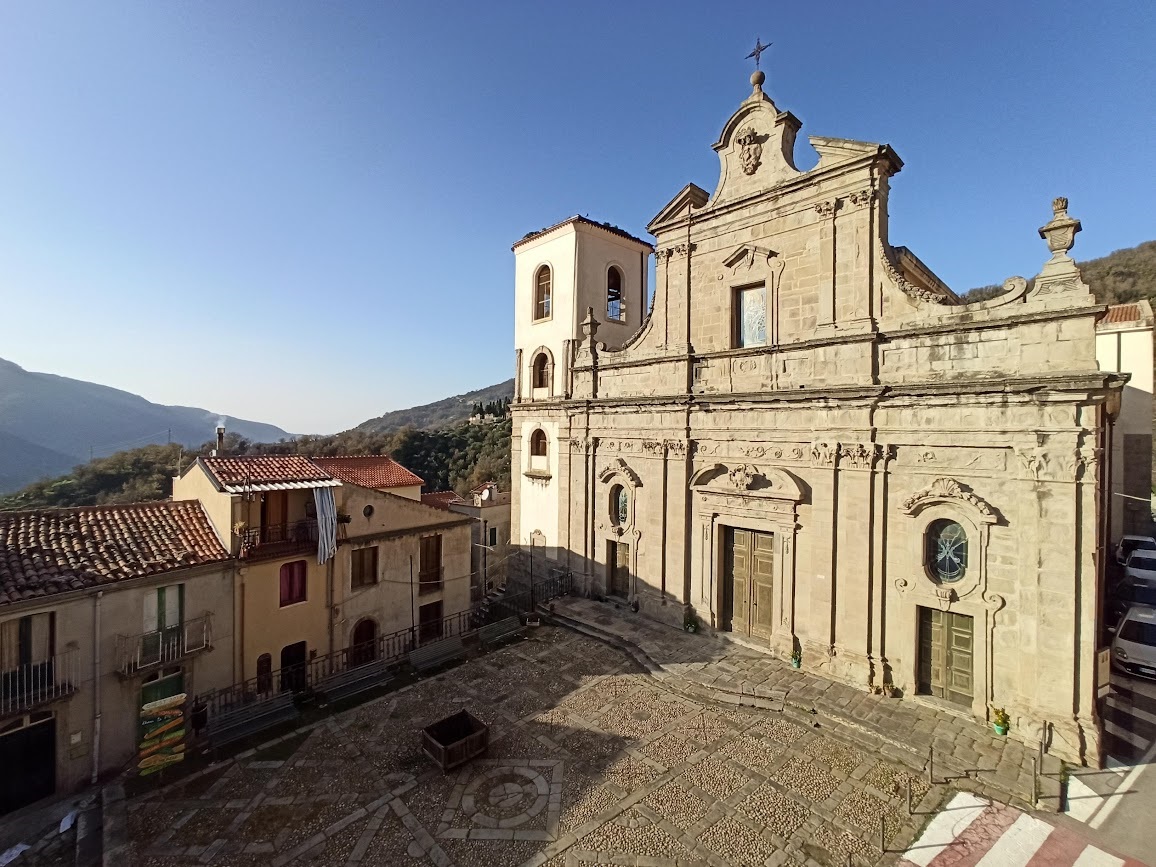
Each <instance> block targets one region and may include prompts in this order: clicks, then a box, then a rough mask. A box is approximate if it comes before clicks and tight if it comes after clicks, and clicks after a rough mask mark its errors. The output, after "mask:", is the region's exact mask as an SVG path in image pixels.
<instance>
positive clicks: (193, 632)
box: [116, 614, 213, 675]
mask: <svg viewBox="0 0 1156 867" xmlns="http://www.w3.org/2000/svg"><path fill="white" fill-rule="evenodd" d="M211 618H212V615H209V614H202V615H201V616H200V617H194V618H192V619H191V620H186V621H184V622H183V623H181V624H179V625H177V626H169V627H166V628H165V629H158V630H155V631H153V632H144V633H141V634H140V635H118V636H117V637H116V666H117V671H119V672H120V673H121V674H122V675H132V674H135V673H136V672H138V671H144V670H146V669H150V668H156V667H158V666H162V665H169V664H171V663H174V662H177V661H179V660H181V659H184V658H185V657H186V656H190V655H192V654H194V653H200V652H202V651H205V650H210V649H211V648H212V646H213V628H212V619H211Z"/></svg>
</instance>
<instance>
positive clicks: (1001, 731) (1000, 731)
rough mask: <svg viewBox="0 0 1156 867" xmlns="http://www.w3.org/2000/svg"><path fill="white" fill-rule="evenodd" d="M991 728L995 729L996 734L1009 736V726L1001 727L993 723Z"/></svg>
mask: <svg viewBox="0 0 1156 867" xmlns="http://www.w3.org/2000/svg"><path fill="white" fill-rule="evenodd" d="M991 727H992V728H993V729H995V733H996V734H997V735H1006V734H1007V726H1001V725H999V724H998V723H992V724H991Z"/></svg>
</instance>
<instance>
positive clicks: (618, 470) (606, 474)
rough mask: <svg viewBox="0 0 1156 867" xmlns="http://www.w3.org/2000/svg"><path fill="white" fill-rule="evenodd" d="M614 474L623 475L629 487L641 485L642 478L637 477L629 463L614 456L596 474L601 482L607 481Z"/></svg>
mask: <svg viewBox="0 0 1156 867" xmlns="http://www.w3.org/2000/svg"><path fill="white" fill-rule="evenodd" d="M615 476H624V477H625V478H626V480H627V482H629V484H630V486H631V487H634V488H641V487H642V479H641V478H639V476H638V473H636V472H634V470H632V469H631V468H630V464H628V463H626V461H624V460H623V459H622V458H615V459H614V460H612V461H611V462H610V463H608V464H607V465H606V466H604V467H603V468H602V471H601V472H600V473H599V474H598V478H599V479H600V480H601V481H603V482H609V481H610V480H611V479H613V478H614V477H615Z"/></svg>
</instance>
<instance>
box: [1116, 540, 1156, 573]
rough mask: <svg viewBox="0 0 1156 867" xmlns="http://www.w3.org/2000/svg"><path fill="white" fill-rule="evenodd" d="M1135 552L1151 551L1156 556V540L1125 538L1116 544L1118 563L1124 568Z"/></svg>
mask: <svg viewBox="0 0 1156 867" xmlns="http://www.w3.org/2000/svg"><path fill="white" fill-rule="evenodd" d="M1133 551H1150V552H1152V554H1154V555H1156V539H1153V538H1152V537H1151V536H1123V537H1122V538H1121V539H1120V541H1119V542H1117V543H1116V562H1117V563H1119V564H1120V565H1121V566H1123V565H1124V564H1125V563H1127V562H1128V557H1129V556H1130V555H1131V553H1132V552H1133Z"/></svg>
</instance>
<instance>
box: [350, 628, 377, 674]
mask: <svg viewBox="0 0 1156 867" xmlns="http://www.w3.org/2000/svg"><path fill="white" fill-rule="evenodd" d="M375 659H377V622H376V621H374V620H373V619H372V618H369V617H366V618H365V619H364V620H359V621H358V622H357V625H356V626H354V627H353V642H352V647H351V648H350V651H349V667H350V668H353V667H354V666H356V665H365V663H367V662H373V660H375Z"/></svg>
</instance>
